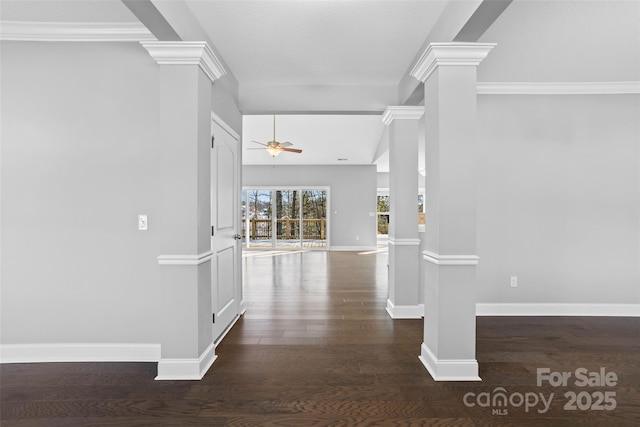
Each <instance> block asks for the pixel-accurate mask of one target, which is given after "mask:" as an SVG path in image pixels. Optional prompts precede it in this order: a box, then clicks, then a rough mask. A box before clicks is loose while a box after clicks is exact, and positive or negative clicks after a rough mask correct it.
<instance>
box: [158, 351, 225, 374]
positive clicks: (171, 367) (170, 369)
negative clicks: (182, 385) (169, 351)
mask: <svg viewBox="0 0 640 427" xmlns="http://www.w3.org/2000/svg"><path fill="white" fill-rule="evenodd" d="M217 358H218V356H216V352H215V346H214V345H213V343H211V344H209V347H207V349H206V350H205V351H204V352H202V354H201V355H200V357H199V358H198V359H160V361H159V362H158V376H157V377H156V378H155V379H156V380H201V379H202V377H204V375H205V374H206V373H207V371H208V370H209V368H210V367H211V365H213V362H215V361H216V359H217Z"/></svg>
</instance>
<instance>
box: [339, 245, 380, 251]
mask: <svg viewBox="0 0 640 427" xmlns="http://www.w3.org/2000/svg"><path fill="white" fill-rule="evenodd" d="M375 250H378V247H377V246H331V247H330V248H329V251H332V252H349V251H375Z"/></svg>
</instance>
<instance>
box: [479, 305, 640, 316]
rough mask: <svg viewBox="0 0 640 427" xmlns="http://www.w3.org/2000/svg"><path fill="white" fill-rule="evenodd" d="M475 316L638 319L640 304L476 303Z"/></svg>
mask: <svg viewBox="0 0 640 427" xmlns="http://www.w3.org/2000/svg"><path fill="white" fill-rule="evenodd" d="M476 316H610V317H640V304H573V303H477V304H476Z"/></svg>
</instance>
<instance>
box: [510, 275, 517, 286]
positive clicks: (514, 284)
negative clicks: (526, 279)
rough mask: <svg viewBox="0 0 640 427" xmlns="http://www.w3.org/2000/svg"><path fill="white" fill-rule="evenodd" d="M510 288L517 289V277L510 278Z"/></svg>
mask: <svg viewBox="0 0 640 427" xmlns="http://www.w3.org/2000/svg"><path fill="white" fill-rule="evenodd" d="M511 287H512V288H517V287H518V276H511Z"/></svg>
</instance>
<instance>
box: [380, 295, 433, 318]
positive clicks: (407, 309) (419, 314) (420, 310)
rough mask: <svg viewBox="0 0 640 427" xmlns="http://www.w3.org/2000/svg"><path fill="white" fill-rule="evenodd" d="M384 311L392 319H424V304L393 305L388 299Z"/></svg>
mask: <svg viewBox="0 0 640 427" xmlns="http://www.w3.org/2000/svg"><path fill="white" fill-rule="evenodd" d="M385 310H387V313H389V316H391V318H392V319H421V318H423V317H424V304H416V305H395V304H394V303H392V302H391V300H389V299H388V300H387V306H386V307H385Z"/></svg>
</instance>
